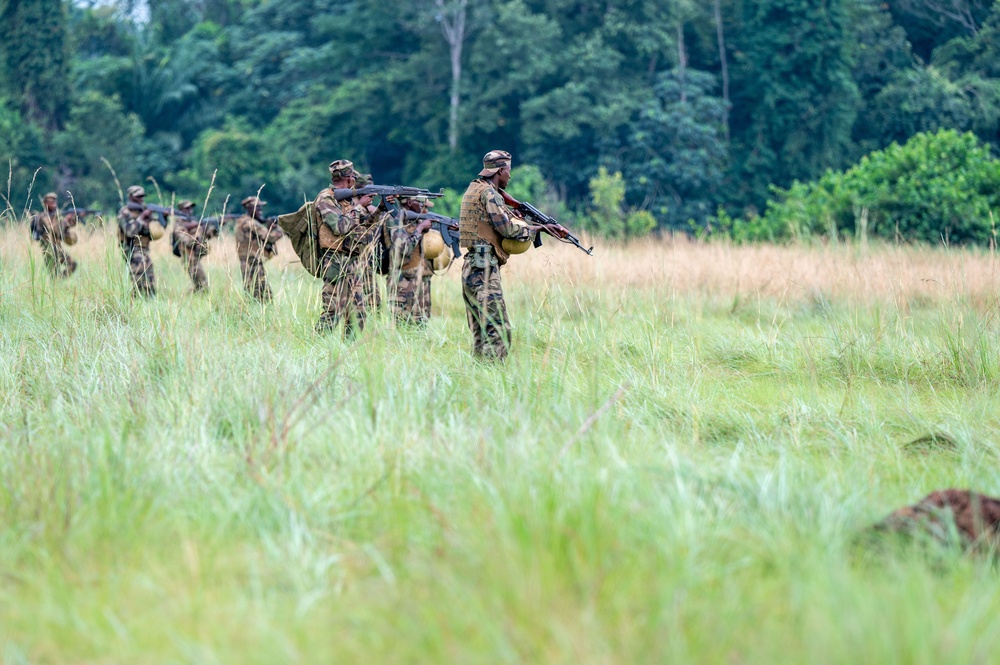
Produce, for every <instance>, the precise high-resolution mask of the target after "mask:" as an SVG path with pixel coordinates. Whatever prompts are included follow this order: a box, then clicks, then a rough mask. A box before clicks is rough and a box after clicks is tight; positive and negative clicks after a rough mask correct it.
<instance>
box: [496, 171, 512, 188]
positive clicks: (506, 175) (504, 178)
mask: <svg viewBox="0 0 1000 665" xmlns="http://www.w3.org/2000/svg"><path fill="white" fill-rule="evenodd" d="M497 177H498V181H497V184H498V185H500V189H506V188H507V183H509V182H510V167H509V166H505V167H503V168H502V169H500V171H499V172H498V173H497Z"/></svg>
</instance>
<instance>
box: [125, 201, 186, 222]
mask: <svg viewBox="0 0 1000 665" xmlns="http://www.w3.org/2000/svg"><path fill="white" fill-rule="evenodd" d="M125 207H126V208H128V209H129V210H136V211H139V212H142V211H143V210H152V211H153V212H155V213H156V214H157V215H159V217H160V224H161V225H162V226H163V227H164V228H165V227H166V226H167V215H173V216H174V217H177V218H178V219H183V220H184V221H186V222H195V221H198V220H196V219H195V218H194V217H192V216H191V215H185V214H184V213H182V212H180V211H179V210H175V209H173V208H165V207H163V206H158V205H154V204H152V203H136V202H135V201H129V202H128V203H126V204H125Z"/></svg>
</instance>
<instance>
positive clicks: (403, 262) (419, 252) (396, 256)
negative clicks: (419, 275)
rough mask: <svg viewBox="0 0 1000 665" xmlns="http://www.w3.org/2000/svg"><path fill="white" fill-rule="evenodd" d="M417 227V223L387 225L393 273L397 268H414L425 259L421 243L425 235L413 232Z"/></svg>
mask: <svg viewBox="0 0 1000 665" xmlns="http://www.w3.org/2000/svg"><path fill="white" fill-rule="evenodd" d="M416 227H417V225H416V224H408V225H406V226H387V227H386V236H387V242H386V246H387V247H388V248H389V251H390V252H391V254H390V257H391V263H390V266H391V269H392V272H393V273H395V272H396V271H397V270H413V269H414V268H416V267H417V266H419V265H420V262H421V261H424V260H425V259H424V248H423V245H422V243H421V240H423V237H424V236H423V234H422V233H414V232H413V230H414V229H415V228H416Z"/></svg>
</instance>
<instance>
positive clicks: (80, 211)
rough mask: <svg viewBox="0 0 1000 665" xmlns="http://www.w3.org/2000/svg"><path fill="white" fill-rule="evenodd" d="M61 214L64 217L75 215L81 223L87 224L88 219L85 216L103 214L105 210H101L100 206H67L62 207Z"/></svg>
mask: <svg viewBox="0 0 1000 665" xmlns="http://www.w3.org/2000/svg"><path fill="white" fill-rule="evenodd" d="M60 214H61V215H62V216H63V217H65V216H66V215H73V216H74V217H76V221H78V222H80V223H81V224H86V223H87V221H86V219H85V217H86V216H87V215H103V214H104V211H103V210H101V209H100V208H73V207H66V208H63V209H62V211H61V212H60Z"/></svg>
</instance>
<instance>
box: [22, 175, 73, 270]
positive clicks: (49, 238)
mask: <svg viewBox="0 0 1000 665" xmlns="http://www.w3.org/2000/svg"><path fill="white" fill-rule="evenodd" d="M42 206H43V208H44V209H43V210H42V211H41V212H40V213H38V214H37V215H35V216H34V217H32V218H31V237H32V238H33V239H35V240H37V241H38V242H39V243H40V244H41V246H42V256H43V257H44V259H45V267H46V268H48V269H49V272H50V273H52V276H53V277H69V276H70V275H72V274H73V272H74V271H76V261H74V260H73V257H71V256H70V255H69V254H67V253H66V250H64V249H63V247H62V244H63V243H66V244H67V245H75V244H76V231H74V230H73V227H74V226H76V217H75V216H74V215H63V214H61V213H60V212H59V204H58V199H57V197H56V195H55V192H49V193H48V194H46V195H45V197H44V198H43V199H42Z"/></svg>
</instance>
